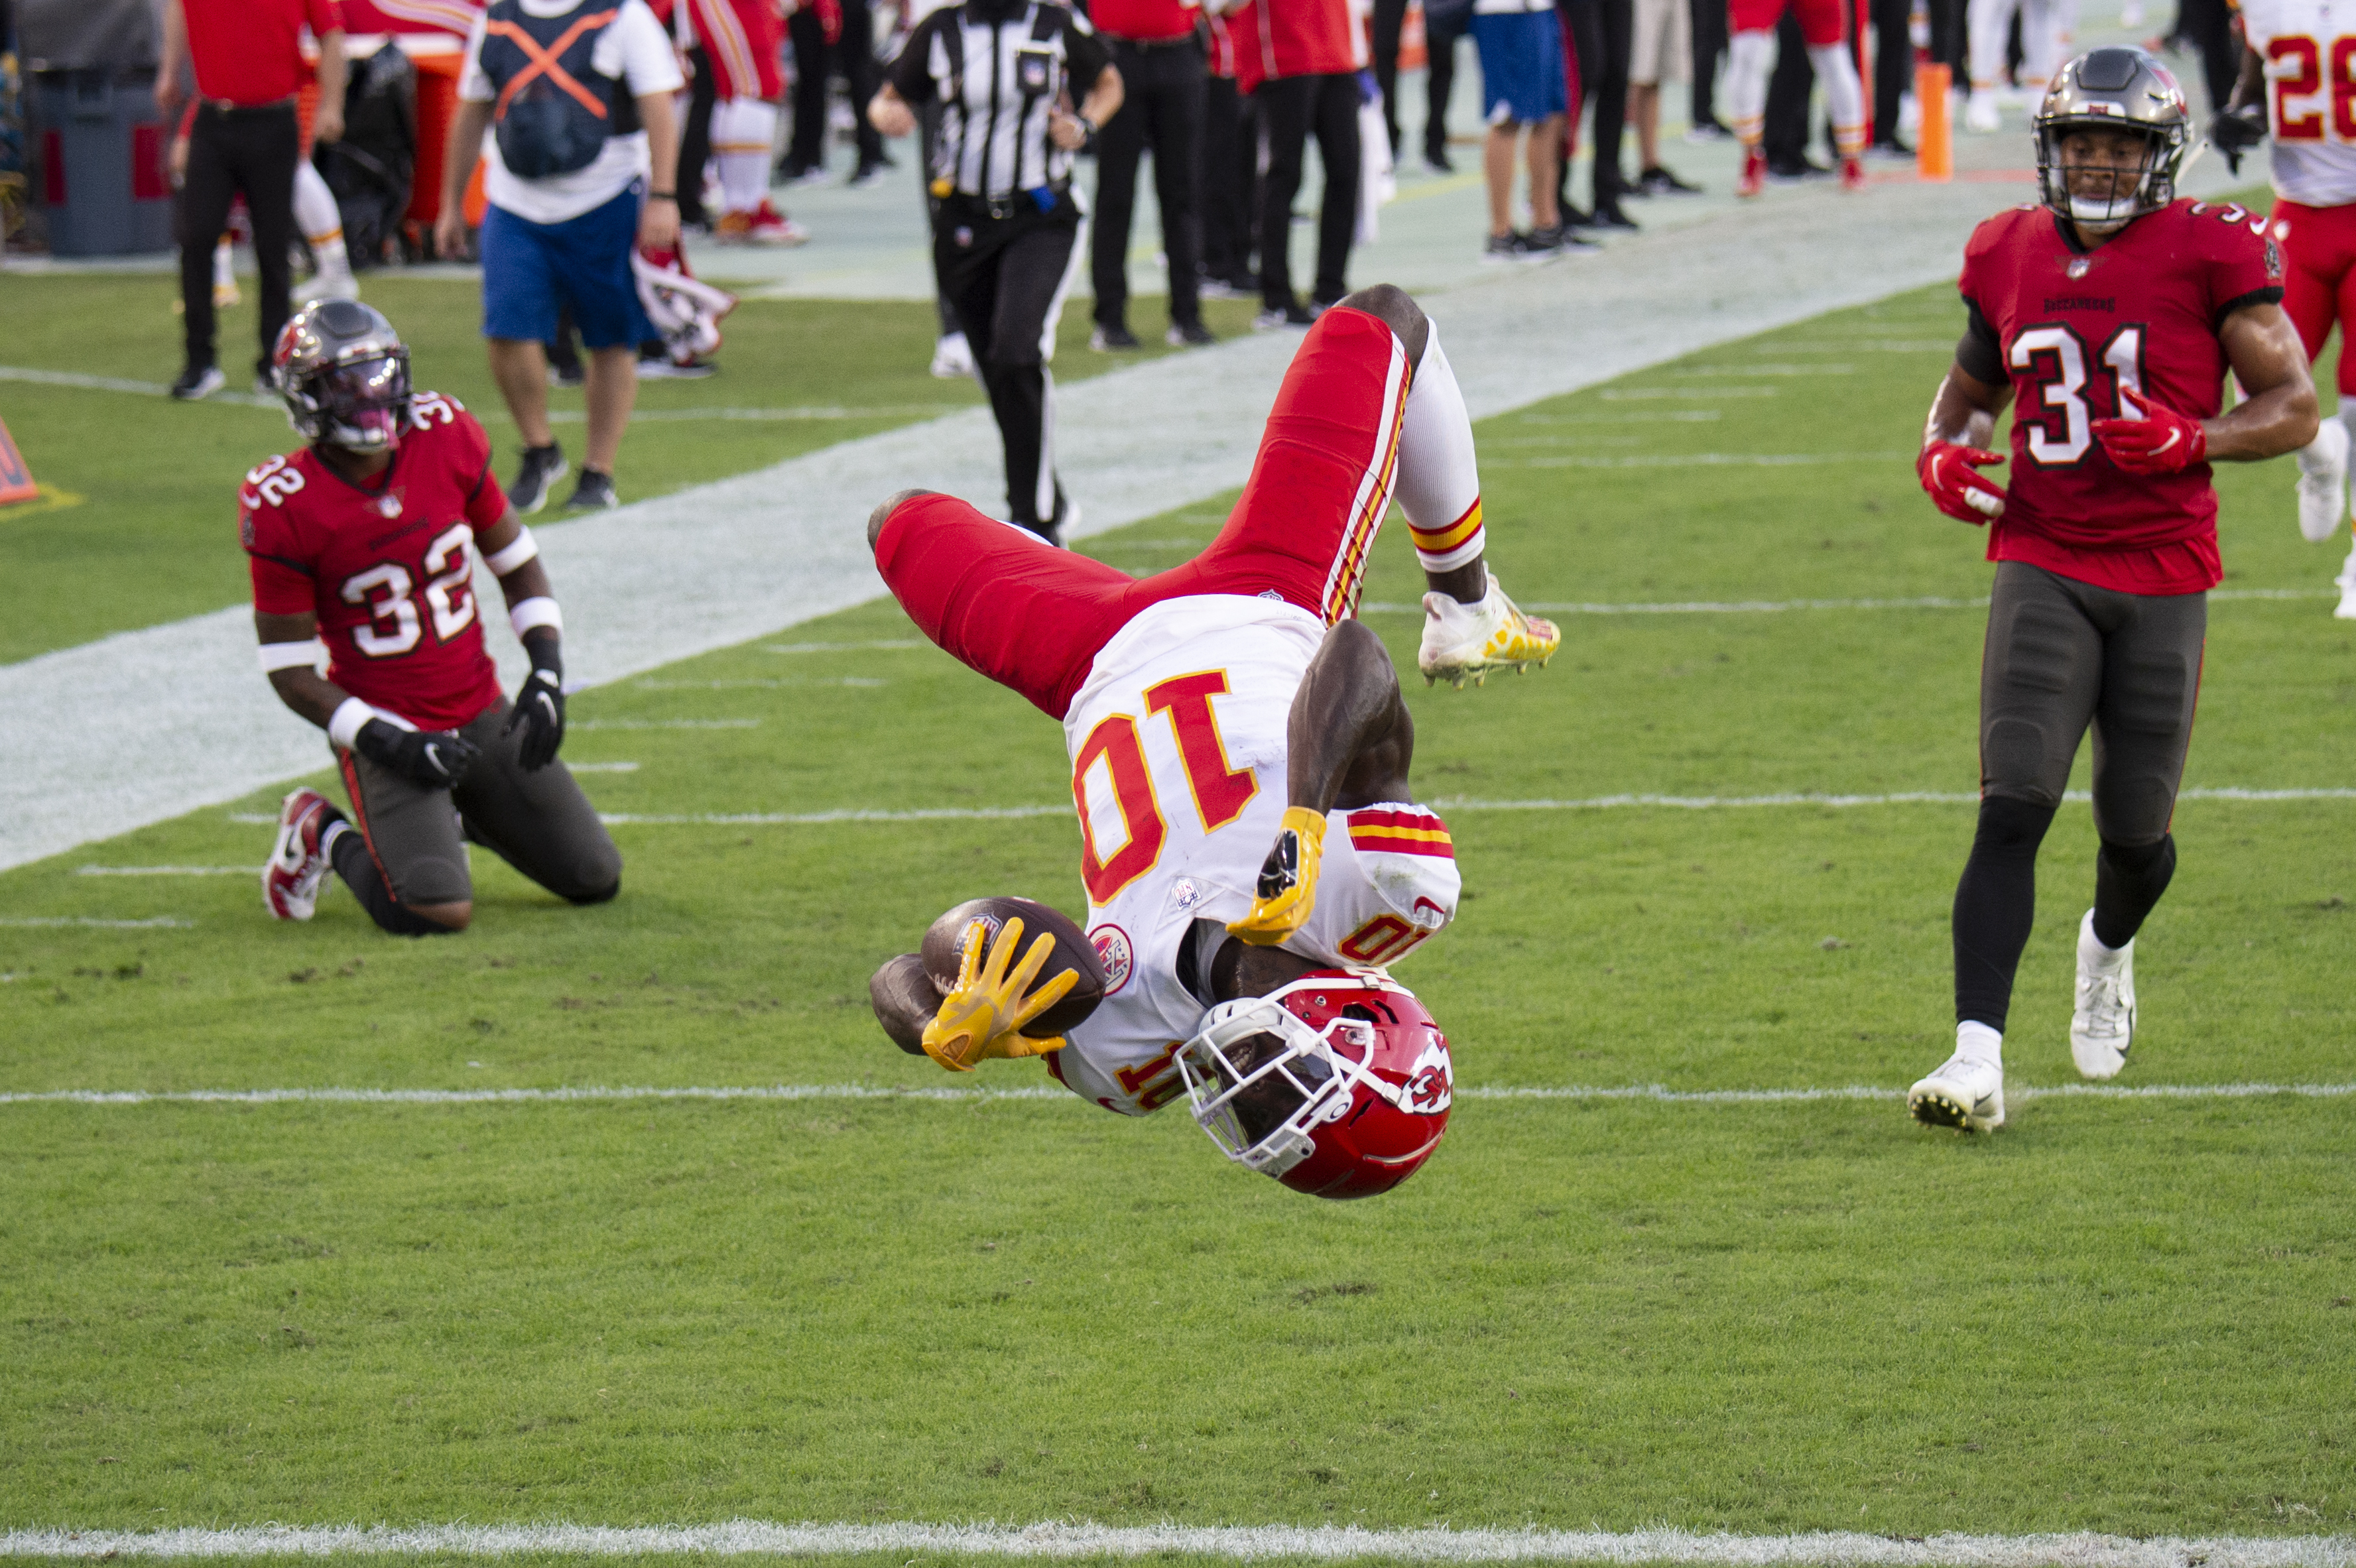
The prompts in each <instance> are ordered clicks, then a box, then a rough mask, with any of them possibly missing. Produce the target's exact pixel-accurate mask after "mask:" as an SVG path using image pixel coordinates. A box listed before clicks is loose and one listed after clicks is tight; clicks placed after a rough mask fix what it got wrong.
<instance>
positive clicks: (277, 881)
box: [262, 789, 335, 920]
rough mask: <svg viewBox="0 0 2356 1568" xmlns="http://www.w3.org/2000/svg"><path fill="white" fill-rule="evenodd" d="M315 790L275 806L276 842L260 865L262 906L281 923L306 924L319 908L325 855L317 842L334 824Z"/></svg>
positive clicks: (293, 795)
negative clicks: (293, 921) (304, 921)
mask: <svg viewBox="0 0 2356 1568" xmlns="http://www.w3.org/2000/svg"><path fill="white" fill-rule="evenodd" d="M334 809H335V808H334V807H332V806H330V805H328V804H327V796H326V795H321V794H320V793H319V792H318V791H317V790H315V789H298V790H295V791H293V792H292V793H290V794H289V795H287V796H286V798H285V799H284V801H282V802H280V803H279V806H278V841H277V842H276V843H274V844H273V845H272V846H271V847H270V859H267V860H265V861H263V862H262V907H263V908H264V909H266V910H268V911H269V912H271V913H272V914H273V915H275V916H276V917H277V918H279V919H280V920H308V919H310V918H311V912H312V911H313V910H315V909H316V908H317V907H318V904H319V882H320V880H321V879H322V878H324V877H325V876H326V875H327V848H326V847H325V846H324V845H322V844H321V843H320V842H319V840H320V838H321V837H322V836H323V835H324V834H325V833H326V831H327V827H328V825H329V824H330V823H331V822H333V821H334V820H335V818H334V816H333V813H334Z"/></svg>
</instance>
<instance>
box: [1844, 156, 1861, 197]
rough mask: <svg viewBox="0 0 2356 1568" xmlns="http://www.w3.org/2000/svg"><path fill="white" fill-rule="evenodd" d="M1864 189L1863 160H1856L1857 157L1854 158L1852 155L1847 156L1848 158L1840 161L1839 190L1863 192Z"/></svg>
mask: <svg viewBox="0 0 2356 1568" xmlns="http://www.w3.org/2000/svg"><path fill="white" fill-rule="evenodd" d="M1864 188H1865V163H1864V160H1862V159H1860V158H1858V157H1856V156H1854V155H1852V156H1849V157H1846V158H1843V159H1842V160H1841V189H1843V190H1863V189H1864Z"/></svg>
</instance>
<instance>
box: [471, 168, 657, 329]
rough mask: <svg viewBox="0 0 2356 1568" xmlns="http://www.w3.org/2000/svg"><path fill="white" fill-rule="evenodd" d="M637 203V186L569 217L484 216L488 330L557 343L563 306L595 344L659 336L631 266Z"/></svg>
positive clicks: (501, 212)
mask: <svg viewBox="0 0 2356 1568" xmlns="http://www.w3.org/2000/svg"><path fill="white" fill-rule="evenodd" d="M638 206H639V202H638V193H637V191H635V190H626V191H624V192H623V193H622V194H621V195H619V196H617V197H615V198H614V199H613V200H611V201H609V202H607V203H606V204H605V206H603V207H594V208H590V209H589V210H588V211H586V212H584V213H583V214H582V215H581V216H580V217H578V218H568V219H565V220H564V221H563V222H562V223H533V222H531V221H530V220H529V219H521V218H518V217H517V216H516V215H515V214H514V213H512V212H509V211H507V210H506V209H505V208H500V207H498V206H494V207H492V208H491V209H490V210H489V211H488V212H487V213H485V214H484V215H483V233H482V247H483V336H485V337H507V338H513V339H515V340H517V341H519V342H531V343H552V342H554V341H555V340H556V311H557V307H558V306H559V305H563V306H567V307H569V308H570V309H571V311H572V312H573V325H574V327H576V328H577V329H579V331H580V333H581V341H582V343H583V345H584V346H585V347H589V348H592V349H596V348H635V347H637V346H638V345H639V344H641V343H644V342H646V341H647V340H648V338H650V337H653V336H657V334H656V332H655V329H654V324H653V323H652V322H650V321H648V319H647V312H646V307H645V306H644V305H642V304H639V303H638V281H637V277H635V276H634V275H633V274H632V273H631V272H630V252H631V251H634V250H636V249H637V243H638Z"/></svg>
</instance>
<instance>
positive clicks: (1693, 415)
mask: <svg viewBox="0 0 2356 1568" xmlns="http://www.w3.org/2000/svg"><path fill="white" fill-rule="evenodd" d="M1725 417H1726V411H1725V410H1723V409H1664V410H1662V411H1660V412H1658V413H1636V414H1524V415H1523V416H1522V417H1521V420H1520V421H1519V422H1520V423H1522V424H1707V423H1708V422H1709V421H1712V420H1722V419H1724V418H1725ZM1482 444H1483V445H1484V446H1494V445H1495V444H1496V443H1494V442H1483V443H1482Z"/></svg>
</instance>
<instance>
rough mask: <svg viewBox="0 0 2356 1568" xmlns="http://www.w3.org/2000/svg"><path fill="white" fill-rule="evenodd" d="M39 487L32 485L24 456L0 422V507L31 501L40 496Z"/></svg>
mask: <svg viewBox="0 0 2356 1568" xmlns="http://www.w3.org/2000/svg"><path fill="white" fill-rule="evenodd" d="M40 494H41V492H40V487H39V486H38V485H35V484H34V483H33V471H32V470H31V469H30V468H28V467H27V466H26V465H25V457H24V454H23V453H20V452H18V451H17V450H16V443H15V442H14V441H11V440H10V439H9V437H8V426H7V424H6V422H5V421H0V507H5V506H7V505H8V504H9V503H10V502H12V501H31V500H37V499H38V498H39V496H40Z"/></svg>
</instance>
